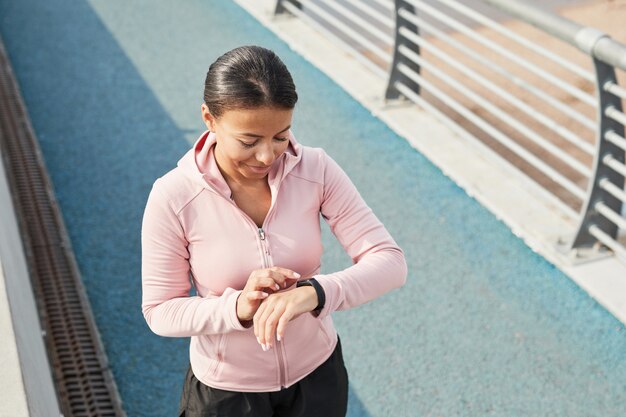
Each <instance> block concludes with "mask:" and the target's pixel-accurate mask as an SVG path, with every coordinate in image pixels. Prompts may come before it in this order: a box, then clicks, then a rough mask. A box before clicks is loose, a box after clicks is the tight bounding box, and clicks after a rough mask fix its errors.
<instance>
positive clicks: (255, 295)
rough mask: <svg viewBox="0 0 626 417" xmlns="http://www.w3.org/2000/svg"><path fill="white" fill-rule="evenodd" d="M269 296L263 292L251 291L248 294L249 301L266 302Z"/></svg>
mask: <svg viewBox="0 0 626 417" xmlns="http://www.w3.org/2000/svg"><path fill="white" fill-rule="evenodd" d="M268 295H269V294H268V293H266V292H263V291H250V292H247V293H246V299H248V301H258V300H264V299H265V298H267V296H268Z"/></svg>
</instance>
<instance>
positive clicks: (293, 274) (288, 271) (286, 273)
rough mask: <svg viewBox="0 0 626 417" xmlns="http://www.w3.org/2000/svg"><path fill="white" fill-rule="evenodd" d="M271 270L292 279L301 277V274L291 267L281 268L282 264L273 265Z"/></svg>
mask: <svg viewBox="0 0 626 417" xmlns="http://www.w3.org/2000/svg"><path fill="white" fill-rule="evenodd" d="M271 270H272V271H274V272H278V273H279V274H281V275H282V276H283V277H285V278H291V279H298V278H300V274H298V273H297V272H296V271H292V270H291V269H287V268H281V267H280V266H273V267H272V268H271Z"/></svg>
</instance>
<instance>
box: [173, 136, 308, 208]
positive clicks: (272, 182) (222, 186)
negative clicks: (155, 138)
mask: <svg viewBox="0 0 626 417" xmlns="http://www.w3.org/2000/svg"><path fill="white" fill-rule="evenodd" d="M288 137H289V146H288V147H287V150H286V151H285V153H283V154H282V155H281V156H280V157H279V158H278V159H277V160H276V161H274V164H273V165H272V168H271V169H270V172H269V173H268V184H269V186H270V189H271V190H272V194H274V192H275V191H276V190H278V188H279V187H280V183H281V182H282V181H283V179H285V177H286V176H287V175H288V174H289V172H291V170H292V169H293V168H294V167H295V166H296V165H297V164H298V163H299V162H300V159H301V158H302V146H301V145H300V144H299V143H298V142H297V141H296V138H295V137H294V136H293V133H292V132H291V130H289V132H288ZM215 143H216V137H215V133H214V132H210V131H208V130H207V131H205V132H204V133H202V135H200V137H199V138H198V140H197V141H196V143H195V144H194V145H193V147H192V148H191V149H190V150H189V151H188V152H187V153H186V154H185V155H183V157H182V158H181V159H180V160H179V161H178V164H177V165H178V167H179V168H180V169H181V170H182V171H183V173H184V174H185V175H186V176H187V177H189V178H190V179H191V180H193V181H194V182H196V183H198V184H200V185H201V186H202V187H204V188H207V189H209V190H211V191H213V192H217V193H218V194H221V195H223V196H224V197H226V198H230V196H231V192H230V188H229V187H228V184H227V183H226V180H225V179H224V177H223V176H222V173H221V172H220V170H219V167H218V166H217V162H216V161H215V157H214V149H215Z"/></svg>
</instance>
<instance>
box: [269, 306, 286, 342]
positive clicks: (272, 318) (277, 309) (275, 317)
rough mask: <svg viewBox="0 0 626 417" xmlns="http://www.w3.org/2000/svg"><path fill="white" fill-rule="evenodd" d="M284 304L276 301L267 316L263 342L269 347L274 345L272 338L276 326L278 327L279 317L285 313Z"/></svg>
mask: <svg viewBox="0 0 626 417" xmlns="http://www.w3.org/2000/svg"><path fill="white" fill-rule="evenodd" d="M285 308H286V306H285V303H284V302H283V301H282V300H278V302H277V303H276V305H275V306H274V309H273V311H272V312H271V314H269V315H268V317H267V320H266V321H265V340H266V341H267V342H266V343H269V344H270V346H271V345H273V343H274V336H275V335H276V326H277V325H278V321H279V320H280V318H281V316H282V315H283V313H284V312H285Z"/></svg>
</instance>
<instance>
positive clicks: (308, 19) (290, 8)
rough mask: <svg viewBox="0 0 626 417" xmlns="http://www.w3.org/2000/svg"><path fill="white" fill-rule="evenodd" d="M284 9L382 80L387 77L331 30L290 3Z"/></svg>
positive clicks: (383, 71) (382, 70)
mask: <svg viewBox="0 0 626 417" xmlns="http://www.w3.org/2000/svg"><path fill="white" fill-rule="evenodd" d="M283 7H284V8H285V9H286V10H287V11H289V12H290V13H291V14H293V15H294V16H296V17H297V18H299V19H300V20H303V21H305V22H306V23H308V24H309V25H311V26H313V27H314V28H315V29H316V30H317V31H319V32H321V33H323V34H325V35H326V36H327V37H329V38H330V39H333V40H335V42H337V44H338V45H340V46H341V47H342V48H343V49H344V50H345V51H346V52H348V53H350V55H352V56H353V57H354V58H355V59H356V60H358V61H359V62H360V63H362V64H363V65H365V66H366V67H367V68H368V69H369V70H370V71H372V72H373V73H374V74H376V75H377V76H379V77H381V78H386V77H387V71H385V70H384V69H382V68H380V67H379V66H378V65H376V64H374V63H373V62H372V61H371V60H369V59H367V58H366V57H365V56H363V54H362V53H361V52H359V51H358V50H357V49H355V48H354V47H353V46H352V45H350V44H348V43H347V42H346V41H344V40H343V39H341V38H340V37H339V36H337V35H335V34H334V33H332V32H331V31H330V30H328V29H327V28H325V27H324V26H323V25H321V24H319V23H318V22H317V21H315V19H313V18H311V17H309V16H308V15H307V14H306V13H304V12H302V11H301V10H300V9H298V8H297V7H296V6H294V5H293V4H291V3H290V2H288V1H285V2H283Z"/></svg>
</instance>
